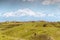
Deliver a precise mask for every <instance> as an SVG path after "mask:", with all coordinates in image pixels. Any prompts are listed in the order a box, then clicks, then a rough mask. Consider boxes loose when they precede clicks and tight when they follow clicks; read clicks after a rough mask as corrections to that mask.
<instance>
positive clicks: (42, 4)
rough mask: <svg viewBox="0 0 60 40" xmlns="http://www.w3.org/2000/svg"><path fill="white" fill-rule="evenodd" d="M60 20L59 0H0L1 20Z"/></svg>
mask: <svg viewBox="0 0 60 40" xmlns="http://www.w3.org/2000/svg"><path fill="white" fill-rule="evenodd" d="M33 20H34V21H37V20H46V21H60V0H0V22H1V21H33Z"/></svg>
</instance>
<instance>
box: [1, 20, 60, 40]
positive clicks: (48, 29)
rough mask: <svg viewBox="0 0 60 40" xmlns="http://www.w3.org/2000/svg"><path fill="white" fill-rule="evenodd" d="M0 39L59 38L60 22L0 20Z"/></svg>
mask: <svg viewBox="0 0 60 40" xmlns="http://www.w3.org/2000/svg"><path fill="white" fill-rule="evenodd" d="M0 40H60V22H46V21H31V22H1V23H0Z"/></svg>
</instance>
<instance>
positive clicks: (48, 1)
mask: <svg viewBox="0 0 60 40" xmlns="http://www.w3.org/2000/svg"><path fill="white" fill-rule="evenodd" d="M55 3H60V0H44V1H43V2H42V4H43V5H50V4H55Z"/></svg>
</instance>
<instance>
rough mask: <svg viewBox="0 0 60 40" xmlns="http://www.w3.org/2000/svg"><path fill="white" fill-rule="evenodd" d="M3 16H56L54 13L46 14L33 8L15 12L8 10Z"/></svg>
mask: <svg viewBox="0 0 60 40" xmlns="http://www.w3.org/2000/svg"><path fill="white" fill-rule="evenodd" d="M2 16H3V17H22V16H27V17H28V16H31V17H46V16H54V15H53V14H48V15H47V14H45V13H42V12H35V11H33V10H31V9H28V8H27V9H19V10H17V11H15V12H6V13H4V14H2Z"/></svg>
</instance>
